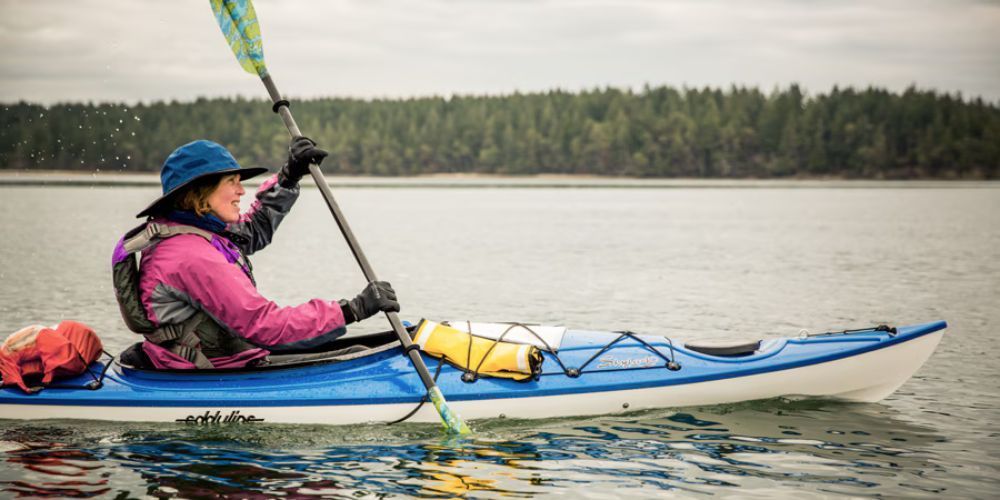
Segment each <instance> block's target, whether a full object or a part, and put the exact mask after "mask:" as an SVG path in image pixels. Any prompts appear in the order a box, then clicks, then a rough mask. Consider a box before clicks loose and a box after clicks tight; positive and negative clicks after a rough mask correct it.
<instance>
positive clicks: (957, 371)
mask: <svg viewBox="0 0 1000 500" xmlns="http://www.w3.org/2000/svg"><path fill="white" fill-rule="evenodd" d="M892 186H898V187H916V188H914V189H898V188H894V187H892ZM156 192H157V190H156V188H154V187H142V186H138V187H136V186H133V187H107V186H90V187H84V186H69V187H65V186H64V187H51V186H50V187H42V186H27V187H24V186H7V187H0V213H2V214H3V217H0V333H2V334H6V333H9V332H13V331H14V330H16V329H18V328H20V327H22V326H25V325H27V324H32V323H43V324H49V323H54V322H57V321H59V320H60V319H66V318H70V319H77V320H80V321H83V322H85V323H88V324H89V325H91V326H92V327H94V328H95V329H96V330H97V331H98V333H99V334H100V335H101V337H102V339H103V340H104V342H105V344H106V346H107V347H108V349H109V350H112V351H117V350H120V349H122V348H124V347H125V346H127V345H129V344H130V343H132V342H134V341H136V340H137V339H136V338H135V337H134V336H133V335H132V334H130V333H128V332H127V331H126V330H125V329H124V327H123V325H122V324H121V322H120V319H119V318H118V312H117V306H116V305H115V302H114V299H113V294H112V291H111V284H110V281H111V280H110V270H109V269H110V251H111V248H112V246H113V245H114V243H115V241H116V240H117V239H118V237H119V236H120V234H121V233H122V232H124V231H125V230H127V229H129V228H130V227H132V225H134V224H136V223H137V222H138V221H136V220H135V219H133V218H132V214H133V213H134V212H137V211H138V210H140V209H141V208H142V207H145V206H146V204H147V203H148V202H149V201H150V200H151V199H152V198H154V197H155V195H156ZM335 193H336V194H337V196H338V199H339V201H340V203H341V205H342V207H343V208H344V211H345V212H346V213H347V215H348V217H349V218H350V221H351V223H352V225H353V226H354V229H355V233H356V234H357V236H358V238H359V239H360V241H361V243H362V245H363V246H364V248H365V250H366V251H367V253H368V257H369V260H370V261H371V262H372V264H373V266H374V267H375V269H376V270H377V271H378V273H379V275H380V276H381V277H383V278H385V279H388V280H390V281H392V283H393V284H394V285H395V287H396V289H397V290H398V291H399V295H400V298H401V301H402V304H403V311H402V316H403V317H404V318H407V319H410V320H416V319H419V318H421V317H427V318H432V319H465V318H469V319H474V320H483V321H491V320H500V321H503V320H519V321H525V322H539V323H549V324H561V325H566V326H570V327H575V328H586V329H629V330H634V331H637V332H646V333H656V334H666V335H669V336H672V337H674V338H677V339H681V340H683V339H690V338H740V339H750V338H759V337H761V336H765V335H794V334H797V333H798V332H799V331H800V330H801V329H807V330H809V331H813V332H816V331H826V330H830V329H836V328H840V329H842V328H847V327H863V326H869V325H873V324H878V323H889V324H910V323H919V322H924V321H931V320H936V319H946V320H948V322H949V329H948V330H947V332H946V334H945V337H944V339H943V341H942V343H941V345H940V346H939V348H938V350H937V352H936V353H935V355H934V356H933V357H932V358H931V360H930V361H929V362H928V364H927V365H925V366H924V367H923V368H922V369H921V370H920V371H919V372H918V373H917V375H916V376H915V377H914V378H913V379H912V380H910V381H909V382H908V383H907V384H905V385H904V386H903V387H902V388H901V389H900V391H898V392H897V393H896V394H894V395H893V396H891V397H890V398H889V399H887V400H885V401H883V402H881V403H877V404H841V403H833V402H823V401H800V402H790V401H765V402H753V403H745V404H740V405H730V406H716V407H708V408H684V409H665V410H662V411H656V412H647V413H639V414H626V415H617V416H605V417H600V418H579V419H559V420H547V421H509V420H506V421H502V420H498V421H487V422H477V423H474V427H475V428H476V430H477V432H476V433H475V435H474V437H472V438H471V439H468V440H450V439H447V438H446V437H444V436H442V435H441V434H440V432H439V429H438V427H437V426H435V425H415V424H403V425H401V426H395V427H385V426H383V425H375V424H372V425H363V426H353V427H332V426H281V425H266V426H260V427H247V426H244V427H215V428H185V427H179V426H173V425H153V424H141V423H136V424H127V425H120V424H105V423H99V422H86V423H75V422H69V421H48V422H21V421H9V420H8V421H0V459H2V462H0V492H3V493H2V495H0V496H21V495H53V496H66V497H74V496H75V497H80V496H101V495H103V496H109V497H112V496H118V495H123V496H127V497H136V496H143V495H152V496H156V497H161V498H167V497H184V498H192V497H202V498H203V497H208V496H212V495H225V494H238V493H240V492H258V493H261V494H271V495H277V494H284V495H290V496H313V495H315V496H328V497H338V496H341V497H351V498H355V497H359V496H361V497H364V496H424V497H450V496H454V495H456V494H458V495H469V496H475V497H477V498H479V497H487V498H489V497H511V496H514V497H530V496H542V497H544V496H556V495H567V494H570V493H572V495H573V496H574V497H585V498H586V497H589V498H611V497H620V496H621V495H625V494H627V495H629V496H634V497H637V498H653V497H660V496H662V495H663V494H664V492H665V491H671V492H675V493H684V494H687V495H691V496H709V495H713V496H714V495H720V494H732V493H737V492H738V493H739V494H740V495H742V496H746V497H755V496H759V497H773V496H775V495H791V494H802V493H805V494H809V495H812V496H825V495H831V496H832V495H848V496H878V495H881V496H937V495H940V494H945V495H949V496H965V497H991V496H995V494H996V492H997V491H998V489H1000V481H998V480H997V479H996V478H997V477H998V476H1000V470H998V469H1000V437H998V434H1000V429H998V427H997V424H996V422H997V420H998V417H1000V383H998V382H1000V365H998V363H996V362H995V360H994V359H993V356H992V354H991V353H993V352H996V351H997V348H998V347H1000V346H998V340H997V339H998V336H997V334H996V331H995V330H996V327H997V326H998V325H1000V308H998V306H997V304H998V303H1000V258H998V257H1000V251H998V249H1000V189H997V187H996V186H995V185H994V184H988V183H984V184H969V183H965V184H962V185H961V188H941V187H933V188H928V187H927V186H921V185H919V184H916V185H914V184H906V183H903V184H893V185H890V186H884V185H877V186H863V187H862V188H860V189H855V188H847V187H844V186H838V187H836V188H829V189H828V188H823V187H821V186H820V187H817V186H815V185H809V187H807V188H800V189H789V188H788V187H787V186H778V187H769V186H760V185H755V189H739V188H716V187H711V186H702V187H698V188H693V187H676V186H675V187H671V186H659V187H657V188H648V189H647V188H642V187H638V188H636V187H635V186H632V188H629V189H606V188H598V187H592V186H584V187H575V188H570V189H566V188H562V189H558V188H547V187H539V186H533V187H531V188H525V187H517V186H514V187H511V186H508V187H504V188H489V187H478V188H471V187H455V188H438V187H405V186H404V187H398V186H397V187H394V188H378V187H352V188H346V189H345V188H341V189H337V188H336V187H335ZM253 260H254V265H255V270H256V275H257V279H258V282H259V285H260V289H261V291H262V292H263V293H264V294H265V295H266V296H268V297H270V298H272V299H273V300H276V301H277V302H279V303H283V304H295V303H299V302H302V301H305V300H308V299H311V298H314V297H324V298H329V299H337V298H341V297H352V296H353V295H354V294H355V293H357V291H358V290H360V289H361V288H362V286H363V284H364V282H363V278H362V277H361V275H360V272H359V271H358V270H357V269H356V267H355V265H354V262H353V259H352V258H351V256H350V253H349V251H348V250H347V248H346V245H345V244H344V243H343V241H342V238H341V237H340V235H339V233H338V231H337V229H336V227H335V226H334V225H333V223H332V221H331V219H330V216H329V214H328V212H327V211H326V209H325V207H324V206H323V205H322V201H321V200H320V197H319V193H318V192H317V191H316V190H315V189H307V190H305V192H304V193H303V197H302V199H301V200H300V202H299V204H298V206H296V207H295V210H293V212H292V214H291V215H290V216H289V217H288V218H287V219H286V221H285V222H284V225H283V226H282V228H281V230H280V231H279V233H278V235H277V238H276V240H275V242H274V243H273V244H272V246H271V247H269V248H268V249H266V250H265V251H263V252H261V253H260V254H259V255H257V256H255V258H254V259H253ZM383 328H384V325H382V324H379V321H378V320H371V321H368V322H366V323H365V324H362V325H360V327H358V328H356V329H355V331H357V332H364V331H374V330H380V329H383Z"/></svg>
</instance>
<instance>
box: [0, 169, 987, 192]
mask: <svg viewBox="0 0 1000 500" xmlns="http://www.w3.org/2000/svg"><path fill="white" fill-rule="evenodd" d="M326 179H327V181H328V182H329V184H330V186H332V187H342V188H347V187H351V188H643V189H670V188H675V189H676V188H686V189H690V188H715V189H720V188H758V189H759V188H777V189H788V188H814V189H815V188H828V189H829V188H836V189H845V188H861V189H866V188H867V189H882V188H911V189H912V188H923V189H932V188H978V189H1000V180H963V179H954V180H945V179H913V180H881V179H844V178H838V177H806V178H783V179H729V178H725V179H718V178H713V179H701V178H667V179H646V178H630V177H601V176H596V175H574V174H535V175H526V176H513V175H498V174H478V173H437V174H426V175H419V176H405V177H367V176H339V175H331V174H327V175H326ZM259 184H260V181H258V180H257V179H251V180H249V181H247V182H246V185H248V186H257V185H259ZM159 186H160V179H159V175H158V174H156V173H153V172H143V173H120V172H115V173H108V172H80V171H67V170H46V171H34V170H0V187H159ZM303 187H307V188H315V183H314V182H313V181H312V180H311V179H308V178H307V179H306V180H305V181H304V182H303Z"/></svg>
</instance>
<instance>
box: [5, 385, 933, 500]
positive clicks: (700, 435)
mask: <svg viewBox="0 0 1000 500" xmlns="http://www.w3.org/2000/svg"><path fill="white" fill-rule="evenodd" d="M4 427H5V428H6V429H7V430H6V431H5V432H4V433H3V435H2V441H3V442H4V443H5V446H4V449H6V450H7V451H6V452H5V454H4V455H5V461H6V463H5V465H4V466H3V472H2V477H0V479H3V481H2V491H3V492H4V493H5V494H8V495H12V496H61V497H90V496H97V495H103V494H108V493H110V492H111V490H112V489H113V490H114V491H115V492H119V493H121V492H128V494H129V495H138V494H149V495H153V496H157V497H161V498H167V497H184V498H208V497H218V496H223V497H224V496H249V497H253V496H255V495H259V496H261V497H263V496H271V495H283V496H314V495H315V496H325V497H351V498H354V497H357V496H363V495H380V496H381V495H400V496H417V497H454V496H470V497H473V496H474V497H477V498H479V497H527V496H534V495H544V494H557V493H560V492H562V493H565V492H566V491H567V490H572V491H574V492H575V493H574V494H577V493H579V492H582V493H583V496H588V495H589V496H594V497H611V496H617V495H619V494H620V493H621V492H622V491H623V489H627V491H628V492H629V493H628V494H629V495H630V496H638V497H655V496H657V495H659V494H662V493H663V492H664V490H673V491H683V492H688V493H703V494H715V493H718V492H719V491H720V488H722V489H730V488H740V490H739V491H740V494H741V495H749V496H752V495H755V494H760V495H761V496H767V495H769V494H773V491H775V488H779V487H780V488H784V489H786V490H787V489H788V488H793V489H796V490H801V491H805V492H815V493H841V494H848V495H868V494H873V493H876V492H878V493H882V494H885V493H886V492H892V493H893V494H907V495H912V494H918V493H923V494H928V495H929V494H936V493H946V492H947V491H946V490H947V489H946V488H944V487H942V485H941V484H940V483H938V482H936V481H934V480H933V479H932V478H930V477H928V473H929V472H933V471H935V469H938V470H940V468H939V467H938V466H936V465H935V463H936V451H935V447H936V445H937V444H938V443H940V442H942V441H943V440H942V438H941V436H939V435H938V434H937V433H935V431H934V430H933V429H930V428H926V427H922V426H919V425H915V424H912V423H909V422H907V421H906V420H905V419H903V418H901V417H900V416H899V415H896V414H894V412H892V411H891V410H889V409H888V408H886V407H884V406H881V405H845V404H836V403H829V402H826V403H824V402H808V401H807V402H801V401H800V402H786V401H769V402H759V403H752V404H744V405H735V406H724V407H712V408H702V409H694V410H685V411H683V412H680V413H673V412H659V413H657V412H646V413H641V414H633V415H627V416H618V417H602V418H595V419H560V420H548V421H542V422H533V421H504V420H491V421H484V422H478V425H476V428H477V432H476V433H475V435H474V436H475V437H474V438H472V439H462V440H459V439H446V438H443V437H442V436H441V434H440V430H439V428H438V426H436V425H403V426H401V427H389V428H386V427H384V426H374V425H371V426H353V427H346V428H345V427H324V426H282V425H270V426H220V427H209V428H189V427H172V426H164V425H154V424H147V425H145V426H143V425H139V424H128V425H126V428H125V429H122V428H120V427H119V428H116V427H112V426H110V425H108V424H102V423H95V422H89V423H85V424H83V425H82V426H78V432H73V433H70V432H67V431H66V430H65V429H67V428H68V427H67V426H66V425H65V424H64V425H62V426H60V425H59V422H52V423H51V425H38V424H24V423H16V424H15V423H9V424H6V425H4ZM292 443H296V444H297V445H298V446H299V447H298V448H291V449H289V448H288V446H289V445H290V444H292ZM303 444H305V446H303ZM275 450H282V451H275ZM112 485H113V486H112ZM769 492H771V493H769Z"/></svg>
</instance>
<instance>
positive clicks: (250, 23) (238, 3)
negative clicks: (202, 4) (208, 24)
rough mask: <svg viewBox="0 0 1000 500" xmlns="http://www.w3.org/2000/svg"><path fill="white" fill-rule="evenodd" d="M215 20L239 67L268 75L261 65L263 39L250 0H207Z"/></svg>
mask: <svg viewBox="0 0 1000 500" xmlns="http://www.w3.org/2000/svg"><path fill="white" fill-rule="evenodd" d="M209 2H210V3H211V4H212V11H213V12H215V20H216V22H218V23H219V27H220V28H222V34H223V35H224V36H225V37H226V41H227V42H229V48H230V49H232V50H233V54H235V55H236V59H237V60H238V61H239V63H240V66H243V69H244V70H246V72H247V73H250V74H253V75H258V76H260V77H261V78H263V77H265V76H267V66H265V65H264V40H263V39H262V38H261V36H260V25H259V24H257V13H256V12H255V11H254V10H253V4H252V3H251V2H250V0H209Z"/></svg>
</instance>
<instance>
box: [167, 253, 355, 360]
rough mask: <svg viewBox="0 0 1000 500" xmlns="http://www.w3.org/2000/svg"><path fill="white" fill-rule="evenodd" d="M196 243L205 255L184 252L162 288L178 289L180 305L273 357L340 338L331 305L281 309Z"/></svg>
mask: <svg viewBox="0 0 1000 500" xmlns="http://www.w3.org/2000/svg"><path fill="white" fill-rule="evenodd" d="M176 238H180V237H176ZM197 243H198V244H199V246H201V247H203V248H204V249H205V251H188V252H186V253H187V255H185V256H184V257H183V259H184V265H183V266H175V267H174V268H173V271H172V272H171V273H170V274H171V276H170V277H169V279H168V281H170V282H172V283H167V285H170V286H173V287H176V288H178V289H179V290H178V291H179V292H181V293H182V294H183V295H186V297H185V300H186V301H188V302H189V303H190V304H191V305H192V306H194V307H195V308H197V309H200V310H202V311H204V312H206V313H207V314H208V315H210V316H212V317H213V318H214V319H215V320H216V321H217V322H218V323H219V324H220V325H221V326H222V327H223V328H226V329H228V330H229V331H231V332H233V333H235V334H237V335H239V336H240V337H243V338H244V339H246V340H247V341H248V342H250V343H252V344H254V345H257V346H260V347H264V348H266V349H268V350H270V351H275V352H281V351H289V350H301V349H308V348H311V347H315V346H318V345H321V344H325V343H327V342H330V341H332V340H334V339H336V338H337V337H340V336H341V335H343V334H344V333H346V331H347V330H346V328H345V327H344V323H345V322H344V314H343V311H342V310H341V308H340V304H338V303H337V302H335V301H326V300H320V299H313V300H310V301H308V302H306V303H304V304H300V305H297V306H292V307H281V306H279V305H277V304H275V303H274V302H272V301H270V300H268V299H266V298H265V297H263V296H262V295H261V294H260V293H259V292H258V291H257V289H256V288H255V287H254V286H253V284H252V283H251V282H250V279H249V278H248V277H247V276H246V274H244V273H243V271H242V270H240V268H239V267H238V266H236V265H234V264H231V263H229V262H227V261H226V259H225V257H223V256H222V254H220V253H219V252H218V251H216V250H215V248H212V247H211V245H210V244H209V243H208V242H206V241H204V240H202V241H200V242H197ZM189 250H190V249H189ZM199 250H201V248H199Z"/></svg>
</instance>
